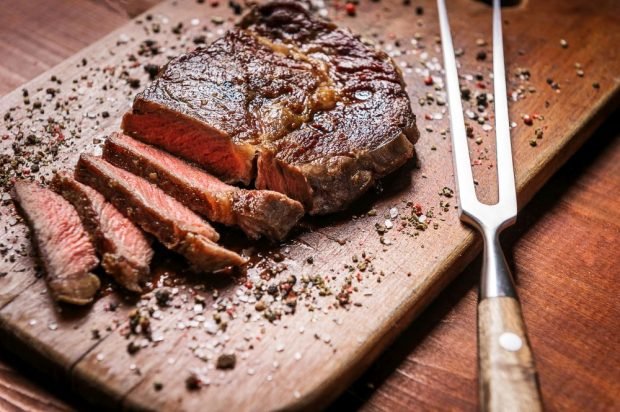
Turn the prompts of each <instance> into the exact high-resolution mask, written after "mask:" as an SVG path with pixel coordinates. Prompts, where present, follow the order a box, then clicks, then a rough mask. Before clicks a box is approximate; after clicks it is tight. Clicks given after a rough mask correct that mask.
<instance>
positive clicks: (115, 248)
mask: <svg viewBox="0 0 620 412" xmlns="http://www.w3.org/2000/svg"><path fill="white" fill-rule="evenodd" d="M53 186H54V190H56V192H58V193H59V194H61V195H62V197H64V198H65V199H66V200H68V201H69V202H70V203H71V204H72V205H73V206H74V207H75V209H76V210H77V212H78V215H79V216H80V218H81V219H82V223H83V224H84V228H85V229H86V231H87V232H88V233H89V235H90V238H91V241H92V242H93V244H94V245H95V247H96V248H97V251H98V253H99V256H100V257H101V265H102V266H103V268H104V269H105V271H106V272H107V273H108V274H109V275H110V276H112V277H113V278H114V279H115V280H116V281H117V282H118V283H119V284H121V285H123V286H124V287H125V288H127V289H129V290H131V291H134V292H141V291H142V287H141V285H142V284H144V282H145V281H146V278H147V275H148V274H149V265H150V263H151V259H152V257H153V249H151V246H150V245H149V242H148V241H147V239H146V238H145V237H144V234H142V232H141V231H140V230H139V229H138V228H137V227H135V226H134V225H133V223H131V222H130V221H129V220H128V219H127V218H126V217H125V216H123V215H122V214H121V213H120V212H119V211H118V210H117V209H116V208H115V207H114V206H112V205H111V204H110V203H108V202H106V201H105V199H104V197H103V196H102V195H101V194H100V193H98V192H97V191H95V190H94V189H92V188H90V187H89V186H86V185H83V184H82V183H80V182H78V181H76V180H75V179H74V178H73V176H71V175H70V174H69V173H67V172H62V173H58V174H57V175H56V176H54V180H53Z"/></svg>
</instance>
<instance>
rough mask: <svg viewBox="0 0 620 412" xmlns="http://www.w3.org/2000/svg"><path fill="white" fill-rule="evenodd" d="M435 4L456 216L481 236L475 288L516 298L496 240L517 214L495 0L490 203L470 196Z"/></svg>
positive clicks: (451, 61) (457, 107)
mask: <svg viewBox="0 0 620 412" xmlns="http://www.w3.org/2000/svg"><path fill="white" fill-rule="evenodd" d="M437 5H438V9H439V26H440V31H441V42H442V48H443V57H444V70H445V72H446V90H447V94H448V106H449V107H448V108H449V111H450V134H451V135H452V152H453V156H452V158H453V160H454V170H455V180H456V186H457V192H458V200H459V208H460V216H461V219H463V220H465V221H466V222H468V223H470V224H472V225H474V226H476V227H477V228H478V229H479V230H480V231H481V232H482V234H483V236H484V243H485V249H484V251H485V253H484V260H483V266H484V269H483V273H482V280H481V288H480V293H481V297H482V298H484V297H492V296H516V293H515V291H514V286H513V282H512V276H511V275H510V271H509V270H508V265H507V264H506V261H505V259H504V254H503V253H502V250H501V246H500V243H499V233H500V232H501V231H502V230H503V229H504V228H506V227H508V226H510V225H511V224H513V223H514V222H515V220H516V216H517V198H516V192H515V180H514V168H513V163H512V146H511V144H510V123H509V120H508V99H507V96H506V78H505V74H504V47H503V40H502V27H501V24H502V21H501V11H500V7H499V0H495V1H494V10H493V74H494V76H493V77H494V87H495V90H494V91H495V96H494V102H495V132H496V133H495V135H496V147H497V150H496V153H497V154H496V159H497V168H496V169H497V178H498V189H499V190H498V191H499V200H498V202H497V203H496V204H494V205H487V204H484V203H481V202H480V201H479V200H478V198H477V197H476V190H475V187H474V180H473V175H472V171H471V159H470V157H469V148H468V145H467V135H466V132H465V120H464V118H463V107H462V104H461V91H460V87H459V78H458V72H457V67H456V59H455V57H454V46H453V44H452V35H451V34H450V23H449V20H448V13H447V10H446V4H445V1H444V0H438V1H437Z"/></svg>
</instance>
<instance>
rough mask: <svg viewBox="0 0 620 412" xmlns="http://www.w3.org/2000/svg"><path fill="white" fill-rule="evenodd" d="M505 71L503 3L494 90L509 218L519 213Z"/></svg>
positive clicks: (497, 10) (500, 175) (497, 11)
mask: <svg viewBox="0 0 620 412" xmlns="http://www.w3.org/2000/svg"><path fill="white" fill-rule="evenodd" d="M505 73H506V72H505V67H504V42H503V38H502V13H501V5H500V0H494V1H493V86H494V92H495V141H496V153H497V155H496V156H497V183H498V188H499V201H498V204H499V205H501V206H500V207H501V208H502V209H504V210H505V212H506V213H507V214H510V212H511V211H514V212H513V214H514V215H516V213H517V196H516V191H515V177H514V167H513V164H512V146H511V143H510V124H509V119H508V98H507V95H506V74H505Z"/></svg>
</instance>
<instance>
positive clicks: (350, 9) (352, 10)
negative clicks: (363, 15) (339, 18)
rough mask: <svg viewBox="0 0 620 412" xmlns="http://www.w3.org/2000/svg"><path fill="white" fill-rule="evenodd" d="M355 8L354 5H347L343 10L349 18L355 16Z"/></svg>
mask: <svg viewBox="0 0 620 412" xmlns="http://www.w3.org/2000/svg"><path fill="white" fill-rule="evenodd" d="M356 8H357V7H356V6H355V4H354V3H347V4H345V6H344V9H345V10H346V12H347V14H348V15H349V16H355V12H356Z"/></svg>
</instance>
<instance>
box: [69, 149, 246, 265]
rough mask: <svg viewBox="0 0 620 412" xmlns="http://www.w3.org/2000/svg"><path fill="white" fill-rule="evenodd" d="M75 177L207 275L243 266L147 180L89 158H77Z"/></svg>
mask: <svg viewBox="0 0 620 412" xmlns="http://www.w3.org/2000/svg"><path fill="white" fill-rule="evenodd" d="M75 177H76V179H77V180H79V181H80V182H82V183H84V184H87V185H89V186H91V187H92V188H93V189H95V190H97V191H98V192H99V193H101V194H102V195H103V196H104V197H105V198H106V199H107V200H108V201H109V202H110V203H112V204H113V205H114V206H116V208H117V209H118V210H119V211H120V212H121V213H123V214H124V215H125V216H126V217H127V218H128V219H129V220H131V221H132V222H134V223H135V224H136V225H138V226H139V227H140V228H142V230H144V231H145V232H147V233H150V234H152V235H153V236H155V237H156V238H157V239H158V240H159V241H160V242H161V243H163V244H164V246H166V247H167V248H169V249H171V250H174V251H176V252H178V253H180V254H182V255H184V256H185V257H186V258H187V259H188V260H189V261H190V262H192V263H193V264H194V265H195V266H196V267H197V268H198V269H201V270H203V271H206V272H210V271H215V270H218V269H222V268H225V267H227V266H237V265H241V264H243V263H245V260H244V259H243V258H242V257H241V256H239V255H238V254H236V253H235V252H232V251H230V250H226V249H224V248H223V247H221V246H219V245H217V244H216V243H215V241H216V240H217V239H218V238H219V235H218V234H217V232H216V231H215V230H214V229H213V228H212V227H211V226H210V225H209V224H208V223H207V222H205V221H204V220H202V219H201V218H200V217H198V215H196V214H194V212H192V211H191V210H189V209H188V208H186V207H185V206H183V205H182V204H181V203H179V202H178V201H176V200H175V199H174V198H172V197H170V196H168V195H167V194H165V193H164V192H163V191H162V190H161V189H159V188H158V187H157V186H155V185H153V184H151V183H149V182H147V181H146V180H144V179H142V178H140V177H137V176H135V175H133V174H131V173H129V172H127V171H125V170H123V169H119V168H117V167H115V166H112V165H111V164H109V163H108V162H106V161H105V160H103V159H101V158H100V157H95V156H91V155H82V156H81V157H80V160H79V161H78V164H77V168H76V172H75Z"/></svg>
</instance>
